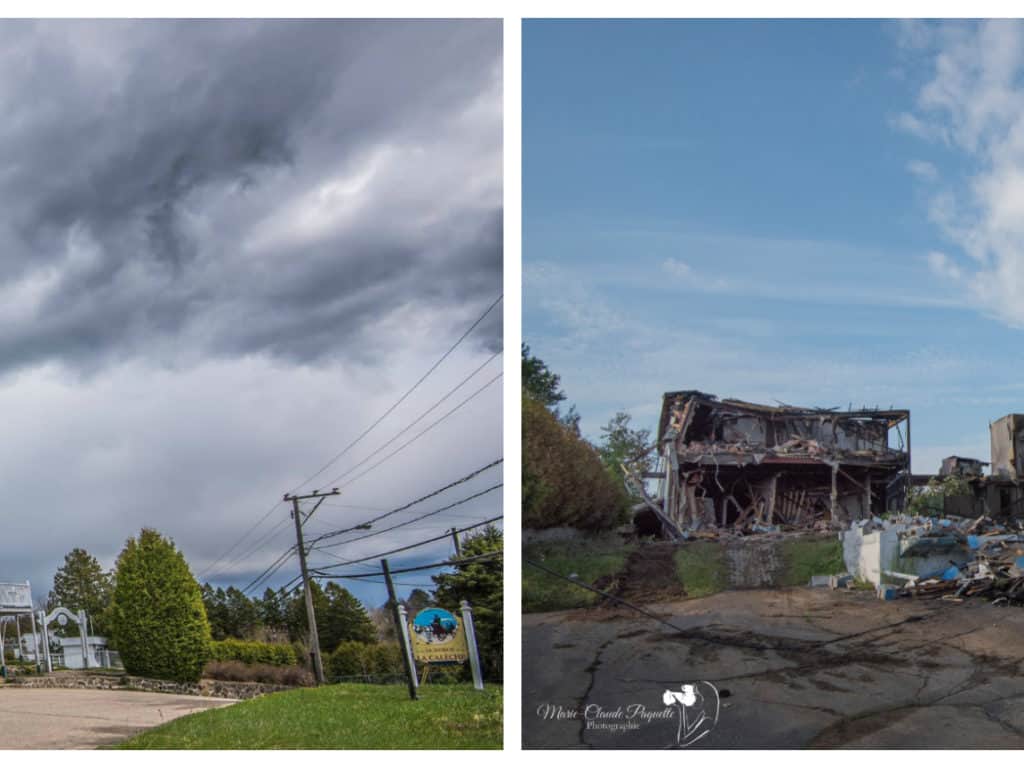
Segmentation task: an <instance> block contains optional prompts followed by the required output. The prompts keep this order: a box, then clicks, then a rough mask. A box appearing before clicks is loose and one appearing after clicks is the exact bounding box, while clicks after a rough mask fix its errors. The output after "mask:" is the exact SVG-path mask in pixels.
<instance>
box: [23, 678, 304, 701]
mask: <svg viewBox="0 0 1024 768" xmlns="http://www.w3.org/2000/svg"><path fill="white" fill-rule="evenodd" d="M7 685H11V686H19V687H22V688H89V689H92V690H132V691H149V692H151V693H176V694H179V695H185V696H211V697H214V698H221V699H252V698H255V697H257V696H262V695H263V694H265V693H277V692H278V691H289V690H291V689H292V688H291V686H287V685H271V684H270V683H240V682H228V681H225V680H200V681H199V682H198V683H175V682H172V681H170V680H153V679H151V678H147V677H132V676H130V675H88V674H82V675H67V674H63V675H41V676H38V677H36V676H29V675H24V676H19V677H17V678H15V679H12V680H10V681H8V683H7Z"/></svg>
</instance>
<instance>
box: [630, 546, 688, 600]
mask: <svg viewBox="0 0 1024 768" xmlns="http://www.w3.org/2000/svg"><path fill="white" fill-rule="evenodd" d="M675 551H676V545H674V544H660V543H659V544H644V545H641V546H639V547H637V548H636V549H635V550H634V551H633V553H632V554H631V555H630V556H629V559H628V560H626V566H625V568H623V570H622V572H621V573H620V574H619V575H618V577H617V578H616V582H617V583H616V589H615V595H616V597H620V598H622V599H623V600H628V601H629V602H631V603H640V604H643V603H658V602H668V601H670V600H676V599H678V598H681V597H685V596H686V590H684V589H683V585H682V583H681V582H680V580H679V576H678V574H677V573H676V563H675V557H674V556H675Z"/></svg>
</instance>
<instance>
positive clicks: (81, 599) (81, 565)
mask: <svg viewBox="0 0 1024 768" xmlns="http://www.w3.org/2000/svg"><path fill="white" fill-rule="evenodd" d="M112 588H113V578H112V576H111V574H110V573H108V572H106V571H104V570H103V568H102V567H101V566H100V563H99V561H98V560H97V559H96V558H95V557H93V556H92V555H90V554H89V553H88V552H86V551H85V550H84V549H81V548H79V547H76V548H75V549H72V550H71V551H70V552H68V554H66V555H65V556H64V565H62V566H61V567H60V568H58V569H57V572H56V573H55V574H54V575H53V589H52V590H51V591H50V595H49V597H48V599H47V601H46V609H47V610H48V611H52V610H53V609H54V608H57V607H59V606H63V607H64V608H67V609H68V610H70V611H73V612H75V613H77V612H78V611H80V610H85V612H86V615H87V616H88V619H89V625H90V627H89V629H90V631H91V632H92V633H93V634H96V635H105V634H107V629H108V627H107V619H108V616H107V612H108V610H109V608H110V595H111V591H112ZM56 633H57V634H59V635H63V636H67V635H68V634H72V633H73V634H77V633H78V628H77V627H70V626H69V627H57V628H56Z"/></svg>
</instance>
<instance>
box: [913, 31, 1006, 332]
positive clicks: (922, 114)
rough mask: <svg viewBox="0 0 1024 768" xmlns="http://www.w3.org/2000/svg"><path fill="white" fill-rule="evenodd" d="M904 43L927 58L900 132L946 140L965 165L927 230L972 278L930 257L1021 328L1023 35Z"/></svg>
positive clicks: (965, 35)
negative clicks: (965, 264)
mask: <svg viewBox="0 0 1024 768" xmlns="http://www.w3.org/2000/svg"><path fill="white" fill-rule="evenodd" d="M929 29H930V30H931V34H928V35H924V34H918V33H919V32H920V30H918V31H917V32H915V33H914V34H913V35H911V36H910V38H908V39H911V40H912V42H904V53H907V54H908V55H916V56H923V57H926V59H927V62H928V66H929V75H928V78H927V81H926V82H925V83H924V84H923V85H922V86H921V87H920V89H919V91H918V93H917V97H916V108H915V110H914V114H909V113H908V114H907V115H905V116H901V119H900V121H899V123H900V127H902V128H903V129H904V130H909V131H910V132H912V133H915V134H917V135H920V136H922V137H934V136H936V135H942V136H946V137H948V139H949V142H950V145H951V146H952V147H953V148H955V149H956V150H959V151H960V152H961V153H962V155H963V156H964V157H965V159H966V160H967V161H968V164H969V168H970V170H969V171H968V174H967V177H966V178H965V179H963V180H960V181H959V182H958V183H957V184H956V186H955V187H954V186H947V187H945V188H943V189H940V191H938V192H937V193H936V194H935V196H934V198H933V200H932V202H931V205H930V215H931V218H932V220H933V221H934V222H935V223H936V224H937V225H938V227H939V228H940V229H941V231H942V232H943V234H944V235H945V236H946V237H947V238H949V240H950V241H951V242H952V243H953V244H955V245H956V246H958V247H959V248H961V249H962V250H963V252H964V253H965V254H967V255H968V256H970V257H971V259H973V261H974V264H973V266H972V268H970V269H966V268H961V267H959V266H957V265H956V264H955V263H954V262H953V261H952V260H951V259H949V258H948V257H946V256H929V263H930V264H931V266H932V269H933V270H934V271H936V272H937V273H939V274H942V275H944V276H945V277H949V278H952V279H956V280H960V281H962V283H963V286H964V289H965V291H966V292H967V294H968V296H969V297H970V299H971V301H972V303H973V304H974V305H975V306H976V307H977V308H978V309H980V310H981V311H982V312H984V313H986V314H989V315H991V316H993V317H995V318H997V319H999V320H1001V321H1002V322H1003V323H1005V324H1008V325H1010V326H1014V327H1024V302H1021V301H1020V296H1021V295H1022V293H1024V88H1022V86H1021V80H1022V76H1024V26H1022V24H1021V23H1020V22H1016V21H987V22H983V23H980V24H969V25H964V24H951V25H936V26H933V27H930V28H929Z"/></svg>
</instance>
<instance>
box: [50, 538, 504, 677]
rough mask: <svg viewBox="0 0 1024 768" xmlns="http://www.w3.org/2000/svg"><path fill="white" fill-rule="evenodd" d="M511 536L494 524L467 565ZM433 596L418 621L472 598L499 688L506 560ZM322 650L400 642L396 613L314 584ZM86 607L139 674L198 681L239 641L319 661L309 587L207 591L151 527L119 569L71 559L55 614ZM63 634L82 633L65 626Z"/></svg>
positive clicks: (128, 547) (412, 604)
mask: <svg viewBox="0 0 1024 768" xmlns="http://www.w3.org/2000/svg"><path fill="white" fill-rule="evenodd" d="M502 546H503V536H502V532H501V531H500V530H498V529H497V528H495V527H494V526H487V527H486V528H484V529H482V530H480V531H479V532H477V533H475V534H470V535H468V536H465V537H464V538H463V540H462V552H463V555H464V556H465V557H473V556H474V555H480V554H485V553H488V552H495V551H501V549H502ZM431 579H432V581H433V584H434V586H433V588H431V589H422V588H416V589H414V590H412V592H410V594H409V596H408V597H407V598H406V599H405V600H404V601H403V603H404V604H405V605H406V608H407V610H408V612H409V614H410V616H414V615H415V614H416V613H417V612H418V611H419V610H422V609H423V608H425V607H427V606H432V605H436V606H440V607H443V608H447V609H448V610H451V611H453V612H457V611H458V609H459V603H460V601H462V600H467V601H468V602H469V603H470V604H471V605H472V607H473V614H474V623H475V625H476V630H477V636H478V643H479V646H480V654H481V661H482V663H483V666H484V669H485V673H486V675H487V677H488V678H489V679H491V680H500V679H501V675H502V633H501V615H502V563H501V559H500V558H495V559H491V560H480V561H475V562H470V563H460V564H456V565H454V566H453V569H452V571H450V572H446V573H442V574H439V575H437V576H433V577H431ZM311 593H312V598H313V604H314V608H315V614H316V622H317V630H318V633H319V636H320V645H321V649H322V651H323V652H324V653H325V654H330V653H331V652H332V651H334V650H335V649H336V648H337V647H338V646H339V645H341V644H343V643H352V642H357V643H363V644H376V643H379V642H394V641H395V639H396V636H395V629H394V624H393V622H392V620H391V615H390V612H389V611H387V610H386V606H379V607H376V608H372V609H368V608H367V607H366V606H365V605H363V604H362V603H361V602H360V601H359V600H358V599H357V598H356V597H355V595H353V594H352V593H351V592H350V591H349V590H348V589H346V588H345V587H343V586H341V585H340V584H337V583H336V582H333V581H328V582H327V583H326V584H324V585H323V586H321V585H320V584H318V583H317V582H315V581H314V582H312V583H311ZM57 606H63V607H65V608H68V609H70V610H72V611H78V610H80V609H84V610H85V611H86V613H87V614H88V616H89V621H90V625H91V626H90V631H91V632H92V634H98V635H103V636H106V637H107V638H108V640H109V643H110V647H111V648H112V649H116V650H118V651H119V652H120V654H121V657H122V660H123V661H124V664H125V667H126V669H127V670H128V671H129V672H130V673H133V674H140V675H147V676H152V677H161V678H166V679H174V680H193V679H198V676H199V675H200V674H201V671H202V668H203V665H204V664H205V663H206V661H207V660H209V644H210V642H211V641H213V640H226V639H229V638H236V639H239V640H256V641H262V642H271V643H291V644H292V645H293V646H294V647H295V649H296V656H297V657H298V658H301V659H308V658H309V649H308V647H307V645H306V643H307V638H308V620H307V614H306V607H305V594H304V592H303V590H302V589H301V588H299V589H295V590H289V591H286V590H284V589H279V590H276V591H275V590H273V589H269V588H268V589H267V590H265V591H264V593H263V595H262V596H260V597H257V598H250V597H249V596H247V595H246V594H245V593H244V592H243V591H242V590H240V589H238V588H236V587H234V586H229V587H227V588H224V587H214V586H213V585H211V584H209V583H207V584H203V585H202V586H200V585H199V584H198V582H197V581H196V579H195V578H194V577H193V575H192V572H191V570H190V569H189V567H188V564H187V562H186V561H185V558H184V556H183V554H182V553H181V552H180V551H179V550H178V549H177V547H176V546H175V545H174V543H173V542H172V541H171V540H170V539H168V538H166V537H164V536H163V535H162V534H160V533H158V532H157V531H154V530H151V529H143V530H142V531H141V533H140V534H139V536H138V537H136V538H132V539H129V540H128V541H127V542H126V544H125V547H124V549H123V550H122V552H121V554H120V555H119V557H118V559H117V562H116V565H115V567H114V569H113V570H112V571H104V570H103V568H102V567H101V566H100V563H99V561H98V560H97V559H96V558H95V557H94V556H93V555H91V554H89V552H87V551H86V550H85V549H82V548H75V549H73V550H72V551H71V552H69V553H68V554H67V555H66V556H65V558H64V563H63V565H62V566H61V567H60V568H58V570H57V572H56V573H55V574H54V579H53V589H52V590H51V592H50V593H49V596H48V598H47V606H46V607H47V610H48V611H49V610H52V609H53V608H55V607H57ZM55 631H56V633H57V634H70V633H74V632H77V629H75V628H71V627H56V628H55Z"/></svg>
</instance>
